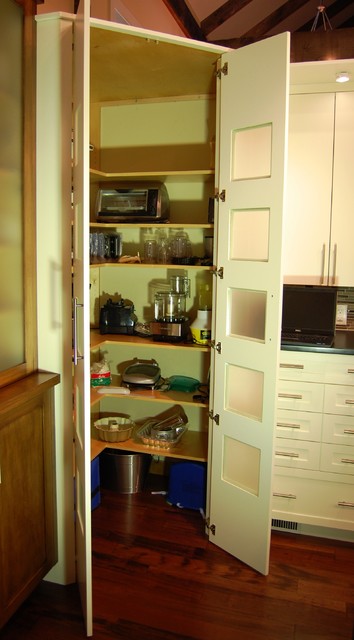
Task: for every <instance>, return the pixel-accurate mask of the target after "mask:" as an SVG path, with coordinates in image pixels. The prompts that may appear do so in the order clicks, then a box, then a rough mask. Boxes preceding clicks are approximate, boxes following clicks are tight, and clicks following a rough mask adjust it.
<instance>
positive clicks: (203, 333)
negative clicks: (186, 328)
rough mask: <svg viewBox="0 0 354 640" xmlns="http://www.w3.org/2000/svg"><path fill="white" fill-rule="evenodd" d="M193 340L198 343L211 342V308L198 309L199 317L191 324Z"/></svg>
mask: <svg viewBox="0 0 354 640" xmlns="http://www.w3.org/2000/svg"><path fill="white" fill-rule="evenodd" d="M190 329H191V334H192V338H193V342H195V343H196V344H209V342H210V340H211V310H210V309H198V311H197V317H196V319H195V320H194V322H192V324H191V327H190Z"/></svg>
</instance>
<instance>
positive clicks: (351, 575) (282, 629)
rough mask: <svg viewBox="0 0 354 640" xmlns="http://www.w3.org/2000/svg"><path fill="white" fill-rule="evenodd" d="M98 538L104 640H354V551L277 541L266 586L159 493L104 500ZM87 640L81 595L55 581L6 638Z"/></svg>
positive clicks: (97, 514)
mask: <svg viewBox="0 0 354 640" xmlns="http://www.w3.org/2000/svg"><path fill="white" fill-rule="evenodd" d="M160 488H161V487H160ZM92 529H93V605H94V638H95V639H97V640H107V638H117V639H124V640H235V639H236V640H259V639H262V640H344V639H346V640H352V639H353V640H354V635H353V619H354V548H353V545H349V544H347V543H337V542H331V541H326V540H319V539H315V538H309V537H303V536H297V535H296V534H291V533H278V532H276V533H274V534H273V535H272V546H271V558H270V573H269V575H268V576H267V577H264V576H261V575H258V574H257V573H255V572H254V571H253V570H252V569H250V568H248V567H246V566H245V565H243V564H242V563H241V562H239V561H238V560H236V559H234V558H233V557H231V556H229V555H228V554H227V553H225V552H223V551H222V550H221V549H219V548H218V547H216V546H215V545H213V544H212V543H210V542H208V540H207V538H206V537H205V536H204V533H203V520H202V517H201V515H200V514H199V513H198V512H195V511H190V510H182V509H178V508H177V507H173V506H170V505H168V504H167V503H166V501H165V498H164V497H163V496H162V495H154V494H151V487H150V488H148V489H147V490H146V491H145V492H144V493H141V494H134V495H120V494H117V493H114V492H111V491H102V502H101V506H100V507H99V508H98V509H96V510H95V511H94V512H93V514H92ZM84 637H85V633H84V628H83V622H82V616H81V609H80V602H79V596H78V593H77V589H76V586H75V585H70V586H69V587H60V586H58V585H54V584H50V583H46V582H43V583H41V585H40V586H39V587H38V589H37V590H36V591H35V592H34V593H33V595H32V596H31V597H30V598H29V600H28V601H27V602H26V603H25V604H24V605H23V606H22V607H21V609H20V610H19V611H18V612H17V614H16V615H15V616H14V617H13V618H12V620H11V621H10V622H9V623H8V624H7V626H6V627H5V628H4V629H3V631H2V632H0V638H1V640H17V639H20V638H21V639H22V638H26V640H37V639H38V640H39V639H41V640H42V639H46V638H50V640H57V639H58V640H59V639H60V640H76V639H78V638H84Z"/></svg>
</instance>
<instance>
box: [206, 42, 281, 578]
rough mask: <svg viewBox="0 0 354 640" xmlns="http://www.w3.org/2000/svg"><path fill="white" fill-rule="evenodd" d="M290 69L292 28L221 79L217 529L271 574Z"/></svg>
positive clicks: (246, 52)
mask: <svg viewBox="0 0 354 640" xmlns="http://www.w3.org/2000/svg"><path fill="white" fill-rule="evenodd" d="M225 63H226V65H227V68H226V67H225V66H224V65H225ZM288 69H289V36H288V34H282V35H280V36H276V37H274V38H269V39H267V40H264V41H262V42H259V43H256V44H253V45H250V46H249V47H244V48H242V49H239V50H237V51H232V52H230V53H226V54H224V55H223V56H222V60H221V72H220V82H219V123H220V124H219V133H220V135H219V139H220V149H219V193H221V192H223V191H224V192H225V193H224V194H221V195H222V197H221V198H219V206H218V213H217V216H218V217H217V267H218V273H219V276H218V277H217V284H216V295H215V305H216V307H215V308H216V320H215V327H214V334H215V335H214V337H215V343H216V345H218V343H219V345H218V346H219V348H218V349H217V350H215V353H214V356H213V370H214V375H213V379H214V381H215V387H214V389H213V418H214V421H213V426H212V430H213V436H212V448H211V465H210V467H211V477H210V491H209V495H210V510H209V520H210V533H209V537H210V540H211V541H212V542H214V543H215V544H217V545H219V546H220V547H222V548H223V549H225V550H226V551H228V552H229V553H231V554H233V555H234V556H236V557H238V558H239V559H240V560H242V561H243V562H245V563H246V564H248V565H250V566H252V567H253V568H255V569H256V570H257V571H259V572H261V573H263V574H267V573H268V564H269V546H270V530H271V497H272V496H271V487H272V467H273V434H274V425H275V407H276V395H277V394H276V389H277V368H278V353H279V349H280V323H281V297H282V276H281V235H282V212H283V202H284V175H285V159H286V155H287V144H286V141H287V112H288V82H289V80H288V75H289V71H288ZM221 270H223V273H222V271H221ZM220 276H222V277H220Z"/></svg>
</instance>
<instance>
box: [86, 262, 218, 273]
mask: <svg viewBox="0 0 354 640" xmlns="http://www.w3.org/2000/svg"><path fill="white" fill-rule="evenodd" d="M90 267H100V268H101V269H102V268H103V269H106V268H108V269H109V268H112V267H114V268H115V269H117V268H118V269H122V268H127V267H128V268H129V269H179V270H181V269H188V270H191V271H193V270H195V271H215V267H214V266H204V265H200V264H147V263H145V262H92V263H91V264H90Z"/></svg>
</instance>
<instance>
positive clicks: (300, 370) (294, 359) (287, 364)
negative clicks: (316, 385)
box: [279, 351, 324, 382]
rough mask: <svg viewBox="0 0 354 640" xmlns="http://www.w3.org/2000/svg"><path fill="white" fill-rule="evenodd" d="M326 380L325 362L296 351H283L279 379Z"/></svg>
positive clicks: (280, 359)
mask: <svg viewBox="0 0 354 640" xmlns="http://www.w3.org/2000/svg"><path fill="white" fill-rule="evenodd" d="M323 378H324V367H323V362H321V360H320V359H318V358H313V357H312V358H311V354H307V353H298V352H295V351H281V352H280V358H279V379H281V380H306V381H308V382H322V381H323Z"/></svg>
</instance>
